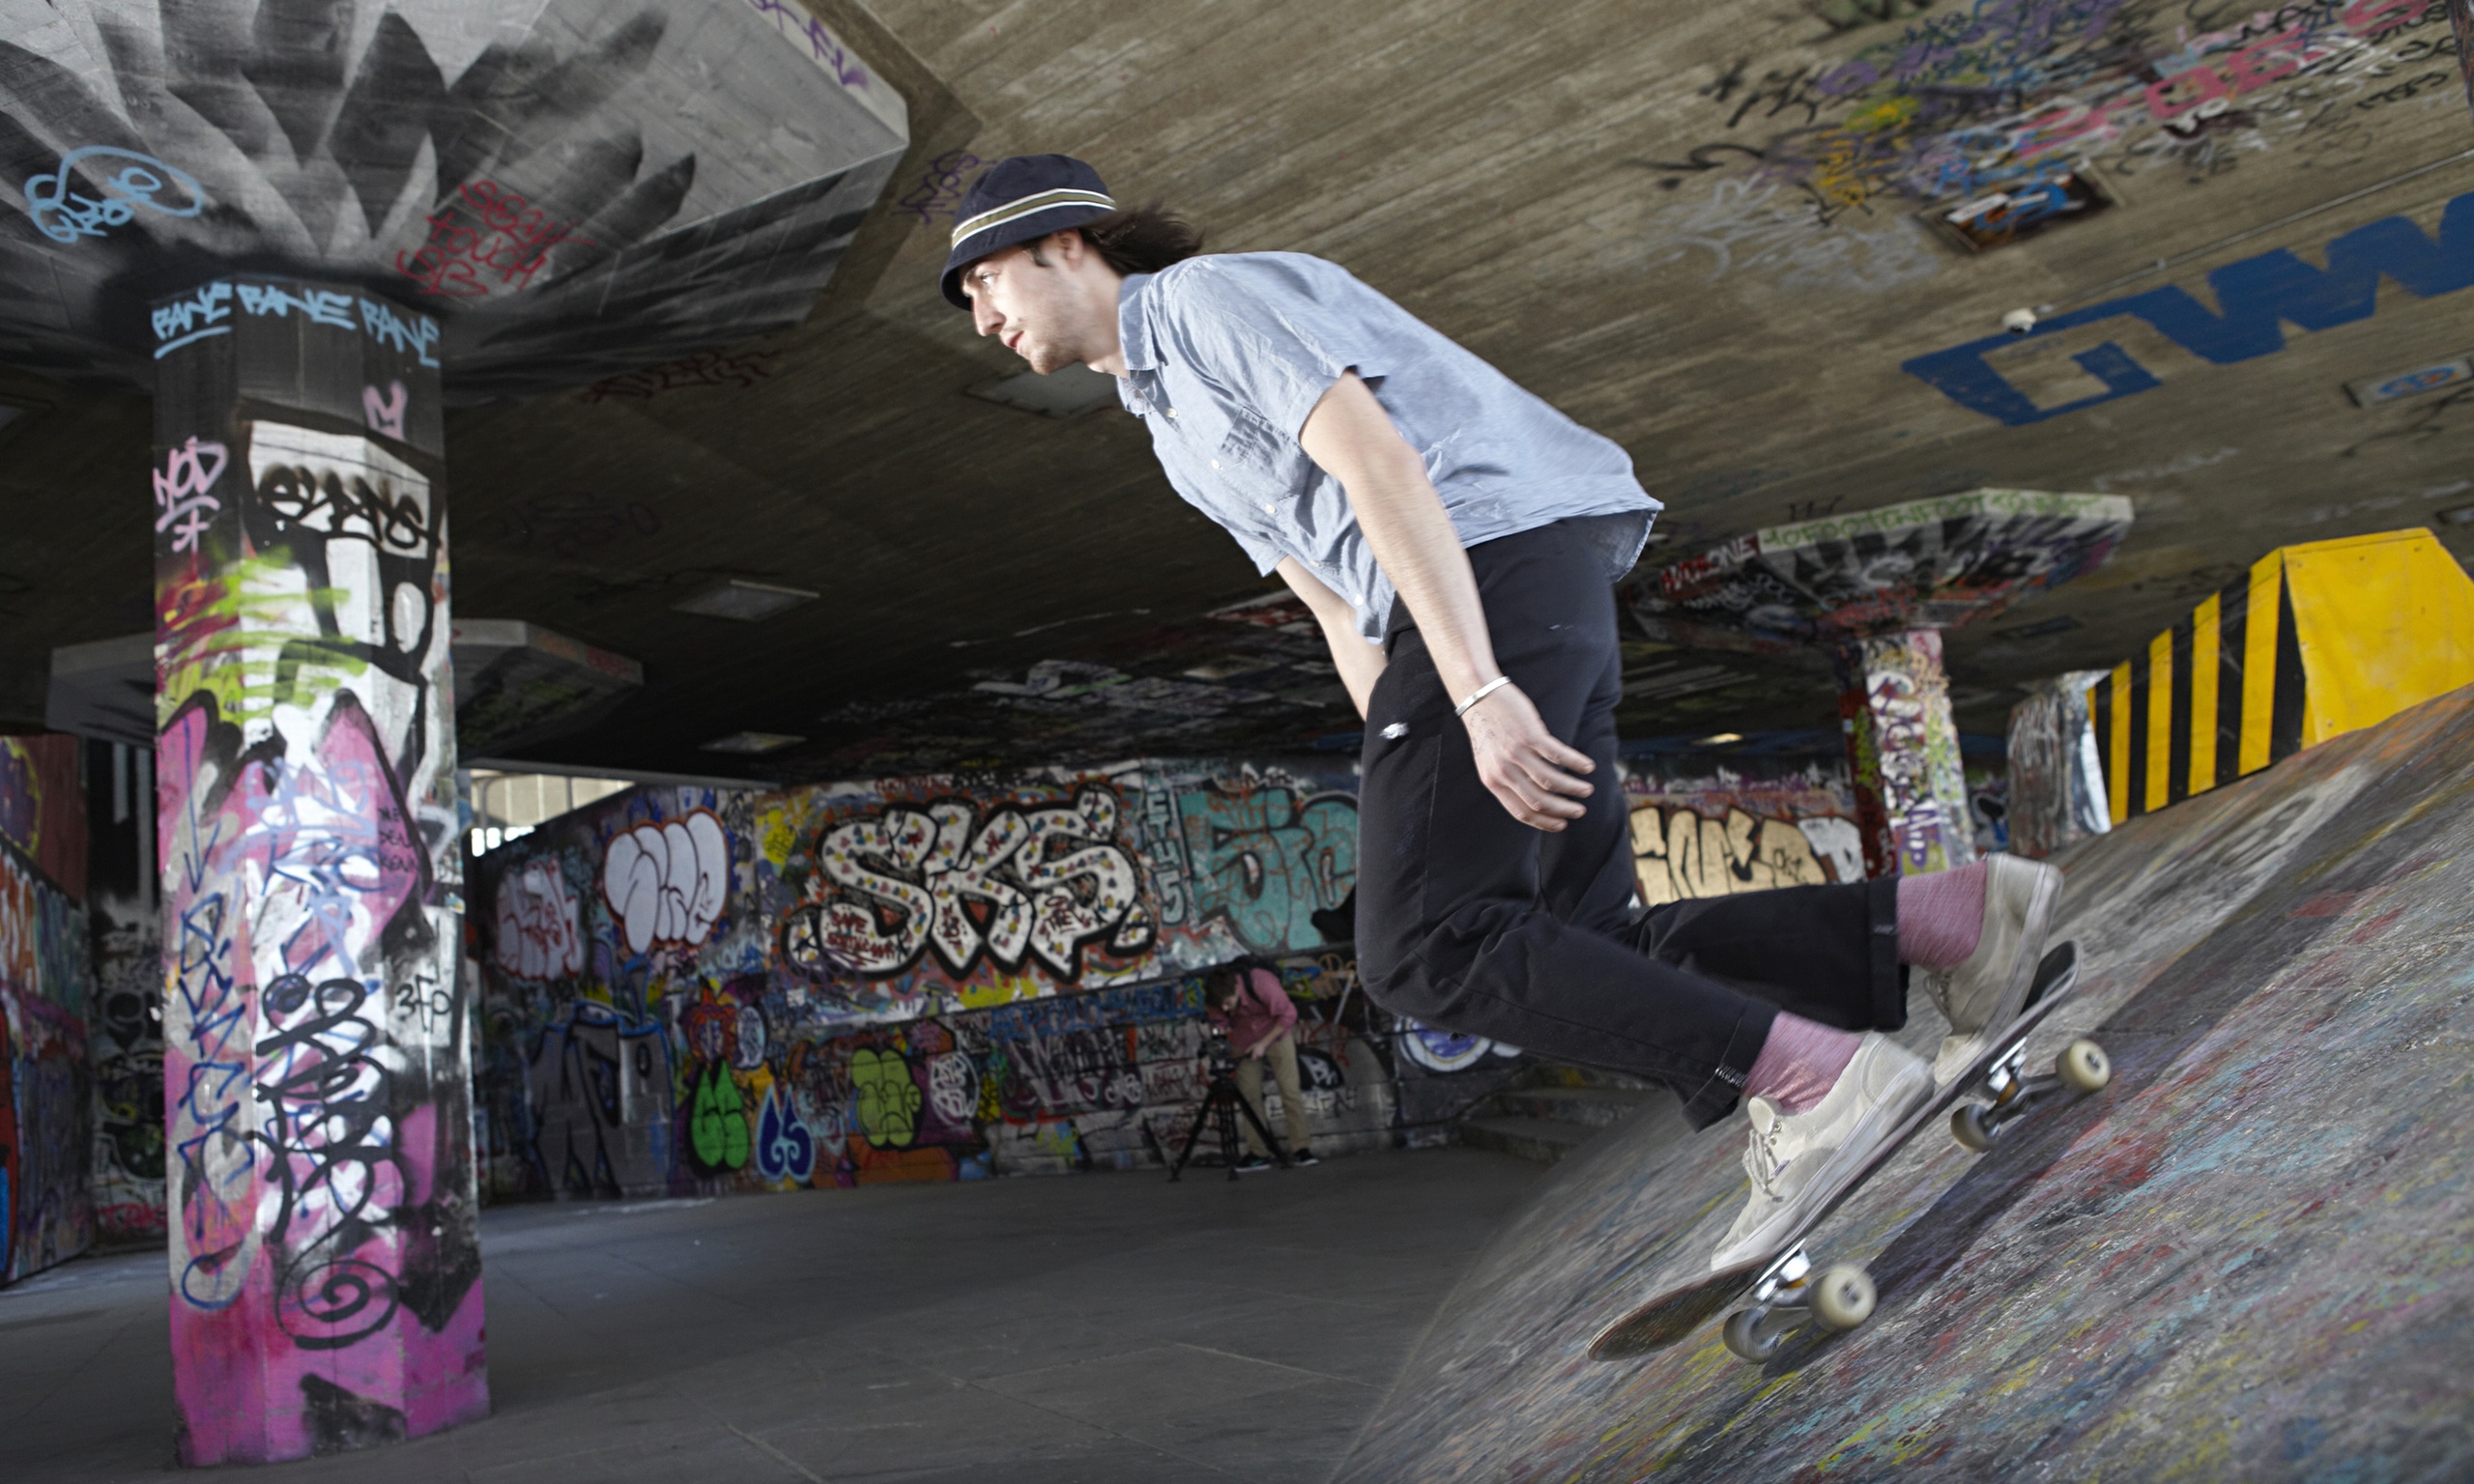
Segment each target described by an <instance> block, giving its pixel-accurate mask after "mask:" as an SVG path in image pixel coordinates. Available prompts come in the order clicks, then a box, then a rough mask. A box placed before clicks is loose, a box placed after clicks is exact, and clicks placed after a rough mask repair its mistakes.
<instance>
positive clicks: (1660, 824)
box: [1624, 757, 1864, 906]
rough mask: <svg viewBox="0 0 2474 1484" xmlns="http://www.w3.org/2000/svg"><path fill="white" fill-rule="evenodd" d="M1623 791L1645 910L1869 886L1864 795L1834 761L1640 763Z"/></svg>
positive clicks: (1631, 767) (1628, 772)
mask: <svg viewBox="0 0 2474 1484" xmlns="http://www.w3.org/2000/svg"><path fill="white" fill-rule="evenodd" d="M1624 793H1625V802H1626V803H1627V804H1628V805H1629V806H1630V807H1631V811H1632V861H1633V871H1634V874H1635V877H1636V878H1637V880H1638V881H1639V883H1640V893H1641V900H1642V902H1643V903H1644V904H1646V905H1649V906H1657V905H1659V904H1660V903H1663V902H1669V901H1679V900H1683V899H1689V898H1694V897H1723V896H1728V895H1730V894H1732V893H1736V892H1760V891H1768V890H1769V889H1770V888H1772V887H1780V886H1821V885H1826V884H1827V883H1830V882H1834V881H1861V880H1863V879H1864V851H1863V844H1862V840H1861V837H1860V836H1859V835H1858V833H1857V831H1856V798H1855V794H1854V792H1853V791H1852V789H1851V788H1850V786H1849V785H1848V780H1847V767H1846V764H1845V763H1843V762H1841V761H1839V760H1837V759H1835V758H1828V759H1822V760H1805V759H1800V758H1774V759H1773V758H1752V757H1747V758H1742V759H1739V760H1735V761H1731V762H1727V763H1694V762H1692V761H1690V760H1687V759H1673V760H1661V761H1659V762H1656V763H1650V762H1644V761H1634V762H1629V763H1627V764H1626V765H1625V780H1624Z"/></svg>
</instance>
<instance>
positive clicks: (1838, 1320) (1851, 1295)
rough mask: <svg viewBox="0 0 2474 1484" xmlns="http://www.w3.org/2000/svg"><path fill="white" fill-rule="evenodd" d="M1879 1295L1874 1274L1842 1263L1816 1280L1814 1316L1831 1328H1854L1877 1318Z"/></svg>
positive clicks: (1814, 1285) (1814, 1287) (1814, 1286)
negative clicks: (1874, 1288) (1875, 1308)
mask: <svg viewBox="0 0 2474 1484" xmlns="http://www.w3.org/2000/svg"><path fill="white" fill-rule="evenodd" d="M1879 1298H1880V1296H1879V1295H1878V1294H1876V1293H1875V1292H1874V1291H1873V1279H1872V1275H1871V1274H1869V1273H1867V1272H1865V1271H1864V1270H1863V1269H1861V1268H1858V1267H1856V1265H1855V1264H1854V1263H1841V1264H1839V1265H1838V1266H1837V1267H1835V1268H1832V1269H1831V1270H1828V1271H1827V1272H1825V1273H1823V1274H1822V1275H1821V1276H1820V1277H1819V1278H1818V1279H1816V1280H1814V1283H1813V1300H1812V1302H1813V1318H1815V1319H1818V1320H1820V1321H1821V1322H1822V1324H1823V1325H1824V1326H1826V1327H1829V1328H1831V1329H1853V1328H1855V1327H1856V1326H1857V1325H1860V1324H1862V1323H1863V1322H1864V1321H1866V1320H1868V1319H1870V1318H1872V1317H1873V1305H1874V1303H1875V1302H1877V1301H1878V1300H1879Z"/></svg>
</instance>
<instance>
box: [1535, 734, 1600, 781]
mask: <svg viewBox="0 0 2474 1484" xmlns="http://www.w3.org/2000/svg"><path fill="white" fill-rule="evenodd" d="M1537 746H1538V751H1539V753H1540V754H1541V755H1543V756H1544V757H1545V758H1546V760H1547V761H1548V762H1551V763H1553V764H1555V765H1556V766H1557V767H1563V768H1569V769H1571V770H1572V771H1573V772H1575V773H1595V772H1597V758H1595V757H1592V756H1590V755H1589V754H1587V753H1584V752H1582V751H1581V750H1580V749H1579V748H1577V747H1574V746H1572V745H1571V744H1570V743H1568V742H1566V741H1564V740H1563V739H1562V738H1561V737H1558V736H1556V735H1555V734H1554V733H1553V732H1551V731H1550V732H1547V733H1546V734H1545V735H1544V736H1543V737H1542V738H1540V739H1539V742H1538V744H1537Z"/></svg>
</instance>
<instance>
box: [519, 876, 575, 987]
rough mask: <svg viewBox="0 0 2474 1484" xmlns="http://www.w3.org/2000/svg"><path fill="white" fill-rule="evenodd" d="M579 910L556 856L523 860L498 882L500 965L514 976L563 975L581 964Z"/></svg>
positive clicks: (548, 976)
mask: <svg viewBox="0 0 2474 1484" xmlns="http://www.w3.org/2000/svg"><path fill="white" fill-rule="evenodd" d="M582 919H583V912H582V909H581V908H580V907H579V906H578V904H577V902H576V894H575V891H574V889H573V888H571V887H569V886H568V885H567V878H566V876H565V875H564V874H563V873H562V872H561V870H559V866H558V863H557V862H556V861H544V860H535V861H530V862H527V863H526V865H525V867H524V869H523V870H521V871H516V872H512V873H510V874H509V875H508V876H507V877H506V879H505V880H504V881H503V882H502V883H501V884H500V886H499V931H498V960H499V967H501V968H503V969H504V970H506V971H507V972H508V973H509V974H512V975H514V976H515V977H517V978H518V979H532V980H548V979H564V978H566V977H567V976H568V975H571V974H575V973H577V972H579V971H581V970H582V969H583V968H584V927H583V921H582Z"/></svg>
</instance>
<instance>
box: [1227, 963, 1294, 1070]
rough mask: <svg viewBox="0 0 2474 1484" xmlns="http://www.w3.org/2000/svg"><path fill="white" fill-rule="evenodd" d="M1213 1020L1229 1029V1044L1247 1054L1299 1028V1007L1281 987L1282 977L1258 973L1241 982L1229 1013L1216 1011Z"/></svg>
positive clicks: (1258, 971) (1263, 971) (1268, 973)
mask: <svg viewBox="0 0 2474 1484" xmlns="http://www.w3.org/2000/svg"><path fill="white" fill-rule="evenodd" d="M1211 1018H1213V1019H1214V1020H1218V1021H1220V1022H1221V1023H1222V1024H1223V1025H1225V1026H1227V1027H1228V1042H1229V1044H1230V1045H1232V1046H1234V1047H1236V1049H1237V1050H1238V1052H1239V1053H1240V1054H1243V1053H1246V1052H1251V1051H1256V1050H1259V1049H1261V1048H1262V1047H1263V1045H1265V1044H1266V1043H1267V1042H1270V1041H1271V1040H1272V1039H1273V1038H1274V1037H1276V1036H1278V1035H1279V1034H1280V1032H1282V1031H1285V1030H1287V1029H1288V1028H1289V1027H1290V1026H1292V1025H1295V1024H1296V1023H1297V1007H1296V1006H1295V1005H1293V1004H1291V1003H1289V998H1288V991H1287V990H1285V989H1282V988H1281V987H1280V976H1278V975H1276V974H1274V973H1272V971H1271V970H1269V969H1254V970H1251V971H1250V972H1249V973H1247V975H1246V976H1245V977H1244V978H1243V979H1241V980H1239V981H1238V984H1237V997H1236V998H1235V999H1233V1000H1231V1001H1229V1002H1228V1010H1227V1013H1225V1014H1223V1013H1221V1012H1219V1011H1216V1010H1215V1011H1213V1012H1211Z"/></svg>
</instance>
